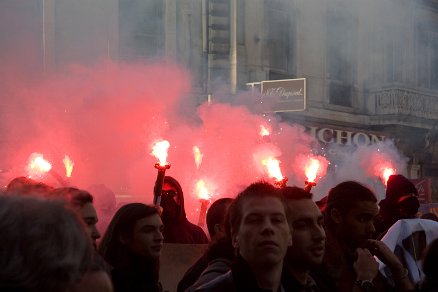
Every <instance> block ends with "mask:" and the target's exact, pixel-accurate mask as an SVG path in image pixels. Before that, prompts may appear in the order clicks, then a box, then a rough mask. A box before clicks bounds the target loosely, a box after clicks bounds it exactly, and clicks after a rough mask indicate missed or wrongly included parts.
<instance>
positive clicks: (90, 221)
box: [78, 203, 100, 247]
mask: <svg viewBox="0 0 438 292" xmlns="http://www.w3.org/2000/svg"><path fill="white" fill-rule="evenodd" d="M78 213H79V216H81V218H82V220H84V222H85V224H86V225H87V233H88V236H90V238H91V241H92V243H93V246H94V247H96V240H97V239H99V238H100V233H99V231H98V230H97V228H96V223H97V221H98V219H97V214H96V209H94V206H93V204H92V203H86V204H85V205H84V206H82V207H80V208H79V209H78Z"/></svg>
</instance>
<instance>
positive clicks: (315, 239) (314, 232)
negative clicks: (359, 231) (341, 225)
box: [282, 187, 336, 292]
mask: <svg viewBox="0 0 438 292" xmlns="http://www.w3.org/2000/svg"><path fill="white" fill-rule="evenodd" d="M282 191H283V195H284V197H285V200H286V205H287V207H288V221H289V226H290V229H291V233H292V242H293V245H292V246H291V247H289V249H288V252H287V254H286V258H285V263H284V265H285V267H286V268H287V271H288V272H289V273H290V274H291V277H290V282H289V285H288V288H289V289H290V290H289V291H297V292H298V291H307V292H316V291H318V292H322V291H336V288H335V286H334V283H333V281H331V279H330V278H329V277H324V274H323V273H320V271H319V270H320V268H321V265H322V260H323V257H324V251H325V239H326V235H325V230H324V217H323V215H322V213H321V211H320V210H319V208H318V206H317V205H316V203H315V202H314V201H313V200H312V194H311V193H309V192H307V191H305V190H304V189H302V188H298V187H285V188H283V189H282ZM312 276H313V277H312ZM315 277H316V278H315ZM314 278H315V279H314ZM315 280H316V281H315Z"/></svg>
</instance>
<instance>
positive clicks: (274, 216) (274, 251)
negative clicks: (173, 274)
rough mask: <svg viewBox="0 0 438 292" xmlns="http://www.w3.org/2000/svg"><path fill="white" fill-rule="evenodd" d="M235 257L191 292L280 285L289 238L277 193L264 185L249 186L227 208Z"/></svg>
mask: <svg viewBox="0 0 438 292" xmlns="http://www.w3.org/2000/svg"><path fill="white" fill-rule="evenodd" d="M229 212H230V225H231V238H232V243H233V246H234V248H235V250H236V253H237V258H236V260H235V262H234V263H233V265H232V267H231V270H230V271H229V272H227V273H226V274H224V275H222V276H219V277H218V278H216V279H214V280H212V281H211V282H209V283H207V284H205V285H202V286H200V287H199V288H197V289H196V290H195V291H261V290H263V291H272V292H277V291H281V289H284V287H283V286H282V271H283V260H284V256H285V254H286V251H287V248H288V247H289V246H291V245H292V237H291V233H290V229H289V225H288V223H287V217H286V208H285V205H284V200H283V198H282V195H281V192H280V191H279V190H278V189H277V188H276V187H274V186H273V185H271V184H269V183H266V182H258V183H254V184H251V185H250V186H249V187H247V188H246V189H245V190H244V191H243V192H241V193H240V194H239V195H238V196H237V197H236V199H235V200H234V201H233V203H232V204H231V206H230V209H229Z"/></svg>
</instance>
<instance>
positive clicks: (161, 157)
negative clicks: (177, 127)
mask: <svg viewBox="0 0 438 292" xmlns="http://www.w3.org/2000/svg"><path fill="white" fill-rule="evenodd" d="M169 147H170V143H169V141H167V140H162V141H158V142H156V143H155V144H154V146H152V152H151V154H152V155H153V156H155V157H156V158H157V159H158V161H159V163H160V165H162V166H164V165H166V162H167V151H168V150H169Z"/></svg>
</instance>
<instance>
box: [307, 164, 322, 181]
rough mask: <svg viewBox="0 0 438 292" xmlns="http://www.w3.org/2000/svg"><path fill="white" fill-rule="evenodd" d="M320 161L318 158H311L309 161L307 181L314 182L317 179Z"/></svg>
mask: <svg viewBox="0 0 438 292" xmlns="http://www.w3.org/2000/svg"><path fill="white" fill-rule="evenodd" d="M320 166H321V165H320V163H319V160H318V159H315V158H309V161H308V162H307V164H306V166H305V168H304V173H305V174H306V177H307V181H309V182H314V181H315V179H316V175H317V174H318V171H319V168H320Z"/></svg>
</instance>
